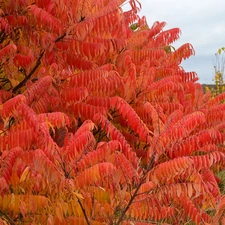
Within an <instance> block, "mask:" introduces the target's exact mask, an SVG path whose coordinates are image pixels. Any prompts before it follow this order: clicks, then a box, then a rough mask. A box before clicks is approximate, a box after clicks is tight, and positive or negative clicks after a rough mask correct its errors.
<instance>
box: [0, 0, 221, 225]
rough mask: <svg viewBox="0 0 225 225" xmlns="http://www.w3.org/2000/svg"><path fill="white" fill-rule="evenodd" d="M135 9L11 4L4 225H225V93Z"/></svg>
mask: <svg viewBox="0 0 225 225" xmlns="http://www.w3.org/2000/svg"><path fill="white" fill-rule="evenodd" d="M125 3H126V2H125V1H123V0H114V1H112V0H109V1H107V0H105V1H96V0H95V1H94V0H93V1H91V0H89V1H83V0H65V1H59V0H36V1H29V0H16V1H4V2H1V12H0V14H1V18H0V28H1V34H0V37H1V38H0V40H1V42H0V43H1V46H0V47H1V50H0V58H1V70H0V79H1V84H0V85H1V91H0V101H1V106H0V110H1V118H0V121H1V122H0V123H1V126H0V129H1V136H0V151H1V161H0V183H1V186H0V192H1V197H0V222H1V223H2V224H25V223H29V224H49V225H50V224H137V225H141V224H185V223H187V222H190V223H191V222H193V223H195V224H207V223H208V224H219V223H223V222H224V217H223V213H224V199H225V198H224V196H222V195H221V191H220V188H219V185H218V184H220V180H219V178H218V177H217V176H216V174H217V173H218V172H219V171H220V170H222V169H223V168H224V157H225V155H224V146H223V143H224V125H225V124H224V122H223V120H224V117H225V111H224V108H225V105H224V104H223V103H222V102H223V100H224V97H225V94H224V93H222V94H221V95H218V96H217V97H215V98H213V99H211V96H210V94H209V93H207V94H204V93H203V91H202V86H201V85H200V84H198V83H197V82H196V81H197V79H198V78H197V75H196V73H194V72H185V71H184V70H183V69H182V67H180V64H181V62H182V60H184V59H187V58H188V57H189V56H191V55H192V54H194V50H193V47H192V46H191V45H190V44H184V45H183V46H181V47H180V48H178V49H176V50H175V49H173V48H172V47H170V46H171V44H172V43H173V42H174V41H176V40H177V39H178V38H179V35H180V30H179V29H178V28H174V29H170V30H166V31H163V28H164V26H165V25H166V24H165V23H164V22H155V23H154V24H153V25H152V26H149V25H148V24H147V22H146V20H145V17H143V18H140V17H139V16H138V14H137V13H138V11H139V9H140V7H141V5H140V3H139V2H138V1H135V0H131V1H129V4H130V10H128V11H126V12H123V11H122V9H121V5H123V4H125Z"/></svg>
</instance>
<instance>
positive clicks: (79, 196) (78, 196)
mask: <svg viewBox="0 0 225 225" xmlns="http://www.w3.org/2000/svg"><path fill="white" fill-rule="evenodd" d="M73 193H74V194H75V195H76V197H77V198H78V199H80V200H84V197H83V196H82V195H81V194H79V193H77V192H75V191H74V192H73Z"/></svg>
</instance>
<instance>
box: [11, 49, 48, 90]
mask: <svg viewBox="0 0 225 225" xmlns="http://www.w3.org/2000/svg"><path fill="white" fill-rule="evenodd" d="M44 53H45V50H43V51H42V52H41V54H40V55H39V57H38V59H37V62H36V65H35V66H34V68H33V69H32V70H31V71H30V73H29V74H28V75H27V76H26V77H25V78H24V79H23V80H22V81H21V82H20V83H19V84H18V85H17V86H15V87H14V88H13V89H12V93H14V94H15V93H16V91H17V90H19V89H20V88H21V87H23V86H24V85H25V84H26V82H27V81H28V80H29V79H30V77H31V76H32V74H33V73H34V72H35V71H36V69H37V68H38V67H39V66H40V64H41V58H42V57H43V55H44Z"/></svg>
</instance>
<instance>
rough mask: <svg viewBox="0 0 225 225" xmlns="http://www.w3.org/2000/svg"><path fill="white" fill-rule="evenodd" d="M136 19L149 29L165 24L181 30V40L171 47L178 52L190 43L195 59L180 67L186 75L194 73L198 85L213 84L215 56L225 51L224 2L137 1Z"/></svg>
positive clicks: (211, 0)
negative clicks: (155, 23)
mask: <svg viewBox="0 0 225 225" xmlns="http://www.w3.org/2000/svg"><path fill="white" fill-rule="evenodd" d="M139 1H140V3H141V4H142V10H141V12H140V13H139V15H141V16H142V15H144V16H146V18H147V22H148V25H149V26H151V25H152V24H153V23H154V22H155V21H160V22H161V21H165V22H166V23H167V26H166V27H165V28H164V30H166V29H170V28H174V27H178V28H180V29H181V32H182V34H181V37H180V39H179V40H178V41H176V42H175V43H174V44H173V45H174V46H175V47H176V48H177V47H179V46H181V45H182V44H184V43H187V42H188V43H191V44H192V45H193V47H194V49H195V53H196V54H195V56H192V57H191V58H189V59H187V60H186V61H184V63H182V66H183V67H184V69H185V70H186V71H195V72H197V74H198V76H199V78H200V80H199V82H200V83H207V84H209V83H212V82H213V81H212V80H213V72H214V68H213V67H214V64H215V57H214V54H215V52H216V51H217V50H218V49H219V48H221V47H225V1H224V0H204V1H203V0H139Z"/></svg>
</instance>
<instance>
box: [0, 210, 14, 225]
mask: <svg viewBox="0 0 225 225" xmlns="http://www.w3.org/2000/svg"><path fill="white" fill-rule="evenodd" d="M0 218H3V219H5V220H6V221H7V222H8V223H10V225H16V223H15V222H14V221H13V220H12V219H11V218H10V217H9V216H8V215H7V214H6V213H4V212H2V211H1V210H0Z"/></svg>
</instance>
